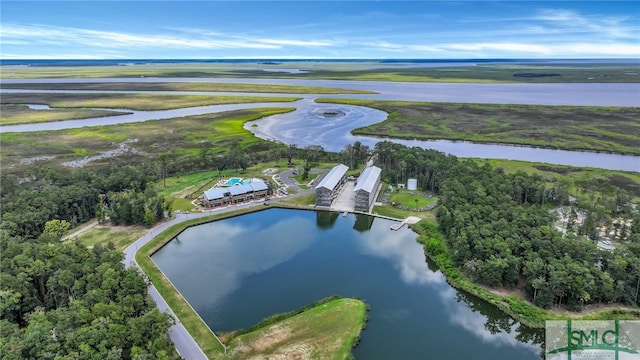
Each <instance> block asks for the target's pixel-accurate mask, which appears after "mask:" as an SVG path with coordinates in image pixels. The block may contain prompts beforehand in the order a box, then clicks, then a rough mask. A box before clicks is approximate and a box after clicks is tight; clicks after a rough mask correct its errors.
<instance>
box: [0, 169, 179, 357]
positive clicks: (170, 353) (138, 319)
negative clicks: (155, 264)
mask: <svg viewBox="0 0 640 360" xmlns="http://www.w3.org/2000/svg"><path fill="white" fill-rule="evenodd" d="M151 180H152V174H151V173H149V172H147V171H146V169H145V168H144V167H139V168H136V167H132V166H124V167H119V168H111V169H104V170H100V171H98V172H87V171H84V170H78V171H74V172H71V173H63V172H60V171H58V170H56V169H32V170H29V171H28V172H26V173H25V174H23V176H22V177H20V178H19V177H17V176H15V175H6V176H2V178H1V190H0V200H1V205H2V219H1V222H0V230H1V232H0V254H1V256H0V279H1V281H0V358H2V359H63V358H64V359H134V358H135V359H172V358H177V355H176V353H175V350H174V348H173V345H172V343H171V340H170V339H169V337H168V329H169V327H170V326H171V324H172V321H173V320H172V318H171V317H170V316H169V315H167V314H165V313H161V312H160V311H158V310H157V308H156V307H155V304H154V302H153V300H152V299H151V298H150V297H149V295H148V293H147V283H146V281H145V279H144V277H143V276H142V275H141V274H139V273H138V272H137V271H136V270H134V269H125V266H124V264H123V263H122V260H123V255H122V254H121V253H119V252H118V251H116V250H115V249H114V248H113V247H112V246H110V247H109V248H103V247H101V246H99V245H98V246H95V247H93V248H92V249H88V248H86V247H84V246H82V245H80V244H79V243H76V242H75V241H74V240H69V241H66V242H61V241H60V240H61V237H62V236H63V235H64V234H65V233H66V232H67V231H68V230H69V229H70V227H71V226H75V225H77V224H80V223H83V222H86V221H88V220H89V219H91V218H94V217H96V215H99V216H102V217H103V218H106V217H109V218H111V219H112V220H113V221H114V223H118V222H120V223H147V224H149V225H150V224H152V223H154V222H155V221H156V220H157V219H159V218H160V217H161V216H162V211H163V207H162V204H163V202H164V200H163V199H162V197H160V196H158V195H157V194H156V192H155V190H154V189H153V187H151V186H149V185H150V184H151V182H150V181H151ZM100 214H101V215H100Z"/></svg>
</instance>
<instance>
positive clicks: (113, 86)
mask: <svg viewBox="0 0 640 360" xmlns="http://www.w3.org/2000/svg"><path fill="white" fill-rule="evenodd" d="M0 88H4V89H30V90H108V91H211V92H254V93H283V94H373V93H374V92H371V91H366V90H350V89H340V88H326V87H312V86H294V85H271V84H234V83H210V82H199V83H198V82H164V83H163V82H109V83H28V84H0Z"/></svg>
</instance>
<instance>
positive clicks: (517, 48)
mask: <svg viewBox="0 0 640 360" xmlns="http://www.w3.org/2000/svg"><path fill="white" fill-rule="evenodd" d="M444 47H446V48H448V49H451V50H462V51H476V52H477V51H480V52H482V51H485V50H491V51H500V52H511V53H532V54H545V55H549V54H551V53H552V51H551V49H550V48H549V47H548V46H544V45H536V44H525V43H467V44H464V43H463V44H448V45H445V46H444Z"/></svg>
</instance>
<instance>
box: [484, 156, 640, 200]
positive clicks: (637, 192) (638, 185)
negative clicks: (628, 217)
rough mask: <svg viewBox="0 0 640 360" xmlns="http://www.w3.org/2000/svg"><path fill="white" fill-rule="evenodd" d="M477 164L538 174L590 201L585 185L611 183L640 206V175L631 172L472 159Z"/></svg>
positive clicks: (573, 194) (508, 170)
mask: <svg viewBox="0 0 640 360" xmlns="http://www.w3.org/2000/svg"><path fill="white" fill-rule="evenodd" d="M473 160H474V161H476V162H477V163H478V164H480V165H483V164H484V163H489V164H491V166H492V167H494V168H502V169H503V170H504V171H505V172H508V173H514V172H517V171H523V172H526V173H528V174H534V173H535V174H539V175H541V176H542V177H543V178H544V179H545V180H547V182H557V181H566V182H567V183H568V184H569V194H570V195H572V196H575V197H576V198H578V199H580V200H582V201H587V200H588V197H589V194H588V193H586V192H585V191H584V189H583V187H582V186H581V184H583V183H589V182H591V183H594V184H596V183H609V184H611V185H613V186H616V187H619V188H621V189H624V190H626V191H628V192H629V193H631V195H632V196H633V197H634V201H635V202H640V173H637V172H628V171H614V170H604V169H594V168H579V167H572V166H562V165H550V164H543V163H533V162H527V161H515V160H498V159H473Z"/></svg>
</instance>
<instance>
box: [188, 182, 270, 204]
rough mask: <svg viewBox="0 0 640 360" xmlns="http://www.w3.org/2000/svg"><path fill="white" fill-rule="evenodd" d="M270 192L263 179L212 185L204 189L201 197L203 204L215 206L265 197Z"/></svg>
mask: <svg viewBox="0 0 640 360" xmlns="http://www.w3.org/2000/svg"><path fill="white" fill-rule="evenodd" d="M270 192H271V189H270V188H269V185H267V183H265V182H264V181H252V182H251V183H248V184H241V185H235V186H230V187H222V188H219V187H213V188H211V189H209V190H207V191H205V192H204V193H203V194H202V197H201V199H202V204H203V205H204V206H206V207H216V206H223V205H228V204H237V203H242V202H246V201H251V200H256V199H262V198H266V197H267V196H268V195H269V193H270Z"/></svg>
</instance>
